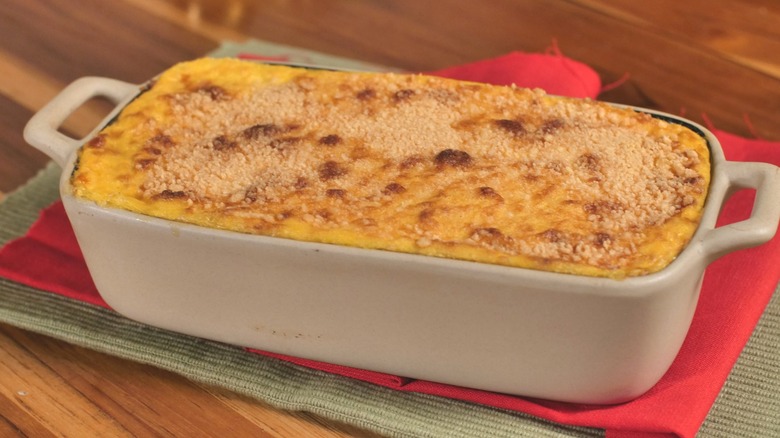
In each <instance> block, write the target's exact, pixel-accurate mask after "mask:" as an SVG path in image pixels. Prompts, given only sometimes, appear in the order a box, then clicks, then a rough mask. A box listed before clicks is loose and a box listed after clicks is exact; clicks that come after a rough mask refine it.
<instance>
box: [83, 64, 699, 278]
mask: <svg viewBox="0 0 780 438" xmlns="http://www.w3.org/2000/svg"><path fill="white" fill-rule="evenodd" d="M198 63H206V64H207V65H206V66H205V67H203V66H200V67H199V65H198ZM206 67H207V68H206ZM222 69H230V70H231V71H233V72H235V71H239V72H241V74H234V75H233V76H230V75H221V74H219V72H220V71H222ZM191 70H198V71H201V73H202V74H201V75H200V76H196V74H195V73H194V72H193V71H191ZM204 71H205V73H203V72H204ZM253 75H254V76H253ZM257 77H260V79H257ZM252 78H254V79H252ZM151 108H155V111H151ZM98 138H100V141H96V142H95V143H100V145H99V147H92V146H90V145H89V144H88V145H86V146H85V147H84V151H83V152H82V161H87V160H84V158H83V155H85V154H89V153H95V154H98V155H106V151H107V150H111V148H112V147H116V148H121V149H122V151H123V152H122V154H124V155H128V154H129V156H130V157H131V159H130V160H129V165H128V166H127V167H128V169H127V170H126V172H127V175H128V176H127V177H126V178H125V179H126V180H128V181H133V182H137V183H136V185H135V186H133V184H132V183H130V184H128V187H129V188H128V189H123V190H125V191H126V192H127V193H129V194H131V196H132V197H135V198H137V199H138V200H140V201H142V202H140V203H138V204H136V205H146V206H147V207H137V208H136V209H137V210H143V212H144V213H147V214H155V215H160V214H159V213H160V212H159V211H157V212H156V211H155V207H154V206H155V205H160V204H161V203H177V202H178V203H181V205H182V206H183V207H182V208H183V209H184V210H183V213H180V214H178V216H177V217H169V218H170V219H175V220H184V221H188V222H194V223H199V224H205V225H209V226H218V227H221V228H229V229H235V230H237V231H242V232H250V233H259V234H267V235H277V236H282V237H290V238H300V239H302V240H318V241H324V242H331V243H342V244H350V245H357V246H363V247H370V248H378V249H388V250H401V251H406V252H418V253H423V254H429V255H436V256H442V257H452V258H465V259H470V260H474V261H482V262H485V261H486V262H491V263H500V264H509V265H513V266H522V267H531V268H536V269H548V270H555V271H560V272H572V273H585V274H588V275H604V276H611V277H621V276H626V275H641V274H644V273H648V272H652V271H654V270H658V269H660V268H662V267H663V266H665V265H666V264H668V263H669V262H670V261H671V260H673V259H674V257H676V255H677V253H679V251H680V250H681V249H682V248H683V247H684V246H685V244H686V243H687V241H688V240H689V239H690V237H691V235H692V234H693V231H694V230H695V228H696V226H697V224H698V220H699V217H700V214H701V208H702V207H703V203H704V199H705V197H706V192H707V186H708V183H709V155H708V151H707V148H706V144H705V142H704V141H703V140H702V139H701V138H700V137H699V136H698V135H696V134H694V133H693V132H691V131H689V130H687V129H686V128H683V127H681V126H679V125H675V124H669V123H667V122H665V121H662V120H658V119H656V118H653V117H651V116H649V115H647V114H643V113H637V112H634V111H632V110H628V109H618V108H615V107H612V106H609V105H606V104H603V103H598V102H594V101H590V100H577V99H567V98H559V97H551V96H547V95H546V94H545V93H544V92H543V91H541V90H529V89H522V88H517V87H498V86H489V85H482V84H475V83H467V82H459V81H453V80H448V79H440V78H433V77H427V76H422V75H400V74H366V73H344V72H326V71H311V70H304V69H293V68H287V67H277V66H264V65H258V64H249V63H246V62H241V61H234V60H230V61H225V60H222V61H220V60H199V61H194V62H192V63H188V64H182V65H179V66H176V67H174V68H173V69H171V70H170V71H169V72H167V73H166V74H164V75H162V76H161V77H160V78H159V79H158V80H157V81H156V83H155V84H154V85H153V86H152V87H151V89H150V90H148V91H147V92H145V93H144V94H142V95H141V96H140V97H139V98H138V99H137V100H136V101H135V102H133V103H132V104H131V105H129V106H128V107H127V108H126V110H125V111H124V113H123V114H122V115H121V116H120V118H119V119H118V120H117V121H116V122H115V123H114V124H112V125H110V126H109V127H107V128H106V129H105V130H104V132H103V133H101V135H100V136H99V137H98ZM112 140H113V141H114V143H113V144H112ZM90 151H92V152H90ZM128 151H129V152H128ZM120 155H121V154H120ZM116 168H119V169H121V167H116ZM89 172H90V169H85V168H84V166H83V165H81V166H80V167H79V169H78V170H77V172H76V174H74V179H73V181H74V186H76V187H77V188H78V187H79V184H85V185H87V184H86V183H84V182H85V181H92V184H94V181H95V178H89V177H88V176H87V175H88V174H89ZM79 174H81V176H79ZM115 176H119V175H115ZM120 179H121V178H120ZM131 186H132V187H131ZM98 191H99V190H96V189H95V188H94V187H92V188H85V189H84V190H81V191H79V190H77V192H78V193H81V194H82V195H83V196H87V197H91V198H92V199H96V200H99V199H100V196H101V195H99V194H96V193H97V192H98ZM107 202H108V203H109V204H110V203H111V202H110V201H107ZM659 245H660V246H659Z"/></svg>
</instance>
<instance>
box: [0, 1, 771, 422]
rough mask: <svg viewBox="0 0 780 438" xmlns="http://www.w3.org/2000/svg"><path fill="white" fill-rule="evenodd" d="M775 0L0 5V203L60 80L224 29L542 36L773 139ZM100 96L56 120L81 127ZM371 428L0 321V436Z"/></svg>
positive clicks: (375, 56)
mask: <svg viewBox="0 0 780 438" xmlns="http://www.w3.org/2000/svg"><path fill="white" fill-rule="evenodd" d="M779 23H780V2H777V1H776V0H747V1H740V2H735V1H727V0H712V1H705V0H694V1H685V2H683V1H676V0H658V1H653V2H627V1H622V0H557V1H544V0H493V1H490V2H473V1H470V0H441V1H436V2H422V1H417V0H400V1H393V2H390V1H382V0H369V1H352V0H300V1H291V0H273V1H260V0H258V1H248V0H226V1H217V0H200V1H198V0H165V1H160V0H113V1H104V0H80V1H79V2H73V1H70V0H6V1H5V2H4V7H3V8H0V37H1V39H0V40H1V42H0V113H2V115H3V117H2V118H0V197H2V196H3V195H2V194H3V193H6V194H7V193H8V192H10V191H13V190H14V189H15V188H16V187H19V186H20V185H22V184H23V183H24V182H25V181H26V180H27V179H28V178H30V177H31V176H33V175H34V174H35V173H36V172H37V171H38V170H39V169H41V168H42V167H43V166H44V164H45V163H46V162H47V161H48V158H47V157H45V156H44V155H43V154H41V153H39V152H37V151H36V150H34V149H33V148H31V147H29V146H27V145H26V144H25V142H24V140H23V138H22V130H23V127H24V125H25V123H26V122H27V120H28V119H29V118H30V117H31V116H32V114H33V113H34V112H35V111H37V110H38V109H40V108H41V107H42V106H43V105H44V104H45V103H46V102H48V101H49V100H50V99H51V98H52V97H54V96H55V95H56V94H57V93H58V92H59V90H61V89H62V88H63V87H64V86H65V85H67V84H68V83H70V82H71V81H73V80H75V79H77V78H79V77H82V76H92V75H94V76H107V77H112V78H117V79H121V80H124V81H130V82H142V81H144V80H146V79H148V78H150V77H151V76H153V75H155V74H157V73H158V72H160V71H162V70H164V69H165V68H167V67H168V66H170V65H171V64H173V63H175V62H178V61H182V60H186V59H191V58H195V57H198V56H201V55H203V54H205V53H207V52H209V51H211V50H213V49H215V48H216V47H218V45H219V44H220V42H221V41H223V40H233V41H241V40H244V39H248V38H259V39H264V40H268V41H272V42H276V43H282V44H286V45H292V46H300V47H303V48H307V49H313V50H317V51H322V52H326V53H329V54H333V55H340V56H345V57H349V58H355V59H361V60H365V61H371V62H375V63H380V64H384V65H388V66H393V67H398V68H403V69H407V70H410V71H425V70H431V69H437V68H441V67H445V66H448V65H453V64H458V63H463V62H468V61H474V60H478V59H483V58H488V57H493V56H498V55H501V54H504V53H507V52H510V51H515V50H520V51H530V52H543V51H545V50H547V49H549V48H550V47H552V46H556V47H557V48H558V49H560V50H561V51H562V52H563V53H564V54H565V55H567V56H569V57H571V58H574V59H576V60H579V61H582V62H584V63H587V64H589V65H591V66H592V67H593V68H594V69H596V71H597V72H598V73H599V74H600V75H601V78H602V81H603V82H604V84H614V85H616V86H615V87H614V88H612V89H611V90H609V91H606V92H605V93H604V94H603V95H602V98H603V99H604V100H608V101H613V102H620V103H627V104H633V105H639V106H644V107H650V108H655V109H660V110H663V111H668V112H672V113H677V114H683V115H685V116H686V117H689V118H691V119H693V120H695V121H700V122H702V121H705V122H706V123H708V124H710V123H711V124H712V125H713V126H715V127H717V128H720V129H723V130H727V131H731V132H733V133H736V134H739V135H742V136H746V137H754V136H758V137H761V138H766V139H771V140H780V26H779V25H778V24H779ZM107 108H108V106H107V105H106V104H105V103H103V102H99V101H96V102H90V103H89V104H88V105H86V106H85V107H84V108H82V109H81V110H79V111H78V112H77V113H76V114H75V115H74V116H73V117H71V119H69V120H68V121H67V122H66V124H65V125H64V127H63V130H64V131H65V132H67V133H68V134H69V135H74V136H80V135H84V134H86V133H87V132H88V131H89V130H90V129H91V128H92V127H93V126H94V125H95V123H97V121H98V120H99V119H100V118H101V116H102V115H103V114H105V112H106V111H107ZM208 435H220V436H258V437H266V436H267V437H279V436H319V437H333V436H371V434H369V433H367V432H365V431H360V430H357V429H355V428H352V427H349V426H345V425H341V424H336V423H334V422H331V421H323V420H321V419H319V418H317V417H315V416H313V415H307V414H301V413H290V412H283V411H279V410H276V409H274V408H271V407H269V406H267V405H264V404H263V403H260V402H258V401H255V400H249V399H246V398H244V397H240V396H237V395H235V394H232V393H228V392H225V391H221V390H218V389H215V388H212V387H205V386H202V385H199V384H196V383H193V382H191V381H188V380H186V379H185V378H183V377H180V376H178V375H174V374H171V373H168V372H165V371H161V370H158V369H155V368H152V367H149V366H144V365H139V364H136V363H133V362H129V361H125V360H122V359H117V358H114V357H111V356H107V355H104V354H100V353H96V352H93V351H90V350H86V349H83V348H79V347H75V346H72V345H69V344H66V343H63V342H60V341H56V340H53V339H51V338H48V337H45V336H41V335H37V334H33V333H30V332H26V331H24V330H20V329H17V328H14V327H11V326H8V325H2V324H0V436H34V437H46V436H208Z"/></svg>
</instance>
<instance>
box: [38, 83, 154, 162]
mask: <svg viewBox="0 0 780 438" xmlns="http://www.w3.org/2000/svg"><path fill="white" fill-rule="evenodd" d="M138 91H139V86H138V85H134V84H130V83H127V82H122V81H118V80H116V79H109V78H100V77H84V78H80V79H77V80H75V81H73V82H72V83H71V84H70V85H68V86H67V87H65V88H64V89H63V90H62V91H61V92H60V93H59V94H58V95H57V96H55V97H54V98H53V99H52V100H51V101H50V102H49V103H47V104H46V105H45V106H44V107H43V108H41V109H40V110H39V111H38V112H37V113H35V115H33V116H32V118H31V119H30V121H29V122H27V125H26V126H25V127H24V139H25V141H27V143H29V144H30V145H32V146H33V147H35V148H36V149H38V150H40V151H41V152H43V153H44V154H46V155H48V156H49V157H50V158H51V159H52V160H54V161H55V162H56V163H57V164H59V165H60V166H64V165H65V163H66V162H67V160H68V157H69V156H70V153H71V152H73V151H74V150H75V149H76V148H78V147H79V146H80V145H81V144H82V143H83V142H84V140H85V139H86V137H85V138H81V139H75V138H71V137H69V136H67V135H65V134H63V133H61V132H60V131H59V130H58V129H59V127H60V126H61V125H62V123H63V122H64V121H65V120H66V119H67V118H68V117H69V116H70V115H71V114H73V113H74V112H75V111H76V110H77V109H78V108H79V107H81V106H82V105H83V104H85V103H86V102H87V101H88V100H90V99H92V98H94V97H104V98H106V99H108V100H109V101H111V102H112V103H114V104H116V105H118V104H119V103H121V102H123V101H124V100H125V99H128V98H130V97H132V96H134V95H136V94H137V93H138Z"/></svg>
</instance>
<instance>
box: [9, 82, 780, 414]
mask: <svg viewBox="0 0 780 438" xmlns="http://www.w3.org/2000/svg"><path fill="white" fill-rule="evenodd" d="M142 89H143V86H139V85H133V84H128V83H125V82H121V81H117V80H113V79H106V78H94V77H88V78H82V79H79V80H77V81H75V82H73V83H72V84H70V85H69V86H68V87H66V88H65V89H64V90H63V91H62V92H61V93H60V94H59V95H58V96H56V97H55V98H54V99H53V100H52V101H51V102H50V103H49V104H47V105H46V106H45V107H44V108H43V109H41V110H40V111H39V112H38V113H37V114H35V115H34V116H33V118H32V119H31V120H30V122H29V123H28V124H27V126H26V128H25V133H24V134H25V139H26V140H27V141H28V142H29V143H30V144H31V145H33V146H34V147H36V148H38V149H40V150H41V151H43V152H45V153H46V154H48V155H49V156H50V157H51V158H52V159H54V160H55V161H56V162H57V163H58V164H60V165H61V166H62V167H63V174H62V178H61V183H60V192H61V196H62V200H63V204H64V206H65V208H66V211H67V213H68V216H69V219H70V221H71V223H72V225H73V228H74V231H75V233H76V236H77V238H78V241H79V244H80V246H81V248H82V251H83V253H84V257H85V259H86V262H87V265H88V267H89V269H90V272H91V274H92V277H93V279H94V281H95V284H96V286H97V288H98V290H99V292H100V294H101V295H102V296H103V298H104V299H105V300H106V302H107V303H108V304H109V305H110V306H112V307H113V308H114V309H115V310H116V311H117V312H119V313H121V314H123V315H125V316H127V317H129V318H132V319H135V320H138V321H140V322H143V323H146V324H150V325H153V326H157V327H161V328H164V329H169V330H173V331H177V332H181V333H186V334H189V335H194V336H199V337H203V338H208V339H213V340H217V341H222V342H226V343H231V344H236V345H240V346H244V347H253V348H258V349H263V350H268V351H273V352H277V353H282V354H286V355H292V356H299V357H305V358H309V359H314V360H320V361H325V362H331V363H336V364H342V365H347V366H353V367H358V368H364V369H369V370H375V371H382V372H387V373H392V374H397V375H402V376H406V377H411V378H416V379H425V380H431V381H437V382H442V383H448V384H454V385H459V386H465V387H471V388H478V389H483V390H489V391H496V392H503V393H511V394H518V395H524V396H530V397H537V398H545V399H553V400H560V401H568V402H579V403H597V404H602V403H618V402H623V401H627V400H630V399H633V398H635V397H637V396H639V395H641V394H642V393H644V392H645V391H647V390H648V389H649V388H650V387H652V386H653V385H654V384H655V383H656V382H657V381H658V380H659V379H660V378H661V376H662V375H663V374H664V373H665V372H666V370H667V369H668V368H669V366H670V365H671V363H672V361H673V359H674V357H675V356H676V354H677V353H678V351H679V349H680V347H681V345H682V342H683V340H684V338H685V335H686V333H687V331H688V328H689V326H690V323H691V319H692V317H693V313H694V310H695V308H696V303H697V301H698V296H699V292H700V288H701V282H702V278H703V274H704V271H705V268H706V266H707V265H708V264H709V263H711V262H712V261H714V260H715V259H717V258H718V257H720V256H722V255H724V254H727V253H729V252H732V251H735V250H739V249H742V248H746V247H750V246H754V245H758V244H761V243H763V242H766V241H767V240H769V239H771V238H772V236H773V235H774V233H775V231H776V229H777V225H778V220H779V219H780V169H778V168H777V167H775V166H772V165H769V164H763V163H736V162H728V161H726V160H725V158H724V157H723V153H722V151H721V149H720V145H719V143H718V141H717V139H716V138H715V137H714V136H713V135H712V134H711V133H710V132H709V131H707V130H706V129H704V128H703V127H701V126H699V125H696V124H695V123H693V122H690V121H687V120H684V119H680V118H677V117H675V116H672V115H668V114H663V113H659V112H655V111H650V110H645V109H639V108H636V109H637V110H639V111H644V112H647V113H650V114H652V115H654V116H656V117H662V118H664V119H667V120H669V121H672V122H675V123H682V124H685V125H687V126H689V127H691V128H692V129H694V130H695V131H697V132H699V133H700V134H701V135H702V136H703V137H704V138H705V139H706V140H707V141H708V143H709V146H710V150H711V157H712V166H713V167H712V173H713V177H712V181H711V186H710V191H709V195H708V199H707V202H706V204H705V210H704V214H703V217H702V222H701V224H700V226H699V228H698V230H697V232H696V233H695V235H694V237H693V239H692V240H691V242H690V243H689V245H688V246H687V247H686V249H685V250H684V251H683V252H682V253H681V254H680V255H679V256H678V257H677V259H676V260H675V261H674V262H672V263H671V264H670V265H669V266H668V267H667V268H665V269H664V270H662V271H660V272H657V273H654V274H651V275H647V276H643V277H633V278H628V279H624V280H613V279H607V278H596V277H585V276H577V275H570V274H559V273H552V272H542V271H534V270H528V269H519V268H512V267H505V266H498V265H487V264H480V263H474V262H467V261H459V260H445V259H440V258H434V257H427V256H420V255H412V254H401V253H394V252H387V251H379V250H368V249H360V248H352V247H342V246H336V245H328V244H319V243H308V242H300V241H292V240H286V239H279V238H272V237H265V236H257V235H245V234H240V233H234V232H228V231H221V230H215V229H208V228H202V227H197V226H192V225H187V224H183V223H178V222H172V221H167V220H162V219H156V218H152V217H147V216H143V215H139V214H135V213H131V212H127V211H121V210H116V209H111V208H106V207H101V206H98V205H96V204H94V203H92V202H89V201H85V200H82V199H78V198H76V197H74V196H73V195H72V193H71V190H70V181H69V176H70V174H71V172H72V170H73V167H74V162H75V158H76V152H77V150H78V148H79V147H80V146H81V145H82V144H83V143H84V142H86V141H88V140H89V139H90V138H91V137H92V136H93V135H95V134H96V133H97V131H99V128H101V127H102V126H103V124H104V123H107V122H108V121H109V120H111V119H112V118H113V117H114V116H115V115H116V114H117V113H118V112H119V111H120V110H121V109H122V108H123V107H124V105H126V104H127V103H128V102H129V101H130V100H132V99H133V98H134V97H135V96H136V95H138V93H139V92H141V90H142ZM93 97H103V98H106V99H108V100H110V101H112V102H114V103H115V104H116V108H115V110H114V111H113V112H112V114H109V116H108V117H107V118H106V120H105V121H104V123H101V125H100V126H98V128H96V129H95V131H93V132H92V133H91V134H89V135H87V136H86V137H85V138H83V139H74V138H70V137H68V136H66V135H64V134H62V133H60V132H59V131H58V127H59V126H60V125H61V123H62V122H63V121H64V120H65V119H66V118H67V117H68V116H69V115H70V114H71V113H73V112H74V111H75V110H76V109H77V108H78V107H80V106H81V105H82V104H83V103H84V102H86V101H87V100H89V99H91V98H93ZM740 188H755V189H756V199H755V204H754V208H753V212H752V214H751V217H750V218H749V219H746V220H744V221H742V222H739V223H735V224H730V225H727V226H723V227H718V228H716V227H715V222H716V219H717V216H718V213H719V211H720V208H721V206H722V205H723V203H724V202H725V200H726V199H727V198H728V196H729V195H730V194H732V193H733V192H734V191H736V190H738V189H740Z"/></svg>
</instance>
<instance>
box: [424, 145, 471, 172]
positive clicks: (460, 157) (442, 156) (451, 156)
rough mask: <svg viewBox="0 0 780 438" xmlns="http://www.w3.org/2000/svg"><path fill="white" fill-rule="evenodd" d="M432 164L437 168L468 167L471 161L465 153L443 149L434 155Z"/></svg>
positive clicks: (469, 156)
mask: <svg viewBox="0 0 780 438" xmlns="http://www.w3.org/2000/svg"><path fill="white" fill-rule="evenodd" d="M433 161H434V163H436V166H438V167H455V168H458V167H468V166H469V165H471V162H472V159H471V155H469V154H468V153H467V152H465V151H461V150H457V149H444V150H443V151H441V152H439V153H438V154H436V156H435V157H434V158H433Z"/></svg>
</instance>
